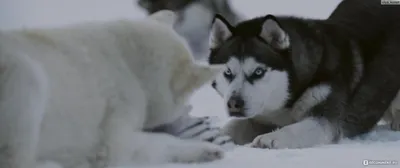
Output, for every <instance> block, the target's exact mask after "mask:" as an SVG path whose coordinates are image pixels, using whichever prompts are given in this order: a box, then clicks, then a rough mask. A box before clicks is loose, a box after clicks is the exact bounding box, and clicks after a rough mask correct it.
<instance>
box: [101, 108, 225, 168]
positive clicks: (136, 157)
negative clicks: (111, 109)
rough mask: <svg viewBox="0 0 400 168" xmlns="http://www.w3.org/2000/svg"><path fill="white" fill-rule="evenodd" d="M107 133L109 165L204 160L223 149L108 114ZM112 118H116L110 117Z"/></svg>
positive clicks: (218, 153) (217, 157)
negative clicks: (147, 129) (134, 125)
mask: <svg viewBox="0 0 400 168" xmlns="http://www.w3.org/2000/svg"><path fill="white" fill-rule="evenodd" d="M107 118H108V119H111V120H113V121H112V122H110V124H109V126H107V127H109V128H107V129H108V131H107V129H106V133H107V140H106V146H107V147H108V151H107V152H108V166H110V167H117V166H129V165H134V164H147V163H168V162H205V161H212V160H216V159H220V158H221V157H222V155H223V151H222V149H221V148H220V147H219V146H216V145H214V144H211V143H206V142H200V141H194V140H193V141H190V140H181V139H178V138H176V137H173V136H171V135H167V134H164V133H146V132H142V131H141V130H133V129H132V123H131V122H129V120H126V118H127V117H122V116H121V117H115V116H109V117H107ZM113 118H115V119H113Z"/></svg>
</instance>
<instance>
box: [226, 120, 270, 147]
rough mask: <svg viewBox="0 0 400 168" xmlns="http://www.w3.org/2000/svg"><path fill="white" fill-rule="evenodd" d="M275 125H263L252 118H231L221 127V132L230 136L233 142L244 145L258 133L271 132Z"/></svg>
mask: <svg viewBox="0 0 400 168" xmlns="http://www.w3.org/2000/svg"><path fill="white" fill-rule="evenodd" d="M274 129H277V127H276V126H272V125H264V124H260V123H258V122H255V121H254V120H252V119H240V118H236V119H232V120H230V121H229V122H228V123H227V124H226V125H224V127H223V128H222V133H223V134H225V135H228V136H230V137H232V139H233V142H234V143H235V144H238V145H244V144H247V143H250V142H252V141H253V139H254V138H255V137H257V136H259V135H262V134H265V133H269V132H272V131H273V130H274Z"/></svg>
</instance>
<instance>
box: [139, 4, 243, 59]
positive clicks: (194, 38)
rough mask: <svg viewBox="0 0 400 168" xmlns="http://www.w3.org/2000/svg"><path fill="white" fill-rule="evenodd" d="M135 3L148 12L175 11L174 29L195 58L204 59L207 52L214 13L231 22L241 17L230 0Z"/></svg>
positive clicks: (235, 21)
mask: <svg viewBox="0 0 400 168" xmlns="http://www.w3.org/2000/svg"><path fill="white" fill-rule="evenodd" d="M137 3H138V5H139V6H140V7H141V8H143V9H145V10H146V11H147V12H148V13H149V14H151V13H154V12H157V11H159V10H163V9H168V10H173V11H175V12H176V13H177V14H178V18H179V21H178V22H177V24H176V25H175V26H174V27H175V30H176V31H177V32H178V33H179V34H180V35H182V36H183V37H184V38H185V39H186V40H187V41H188V43H189V46H190V47H191V49H192V50H193V52H194V56H195V58H196V59H206V58H207V55H208V54H209V50H208V46H207V42H208V33H209V28H210V24H211V21H212V19H213V17H214V15H215V14H217V13H218V14H220V15H222V16H224V17H225V18H226V19H227V20H228V21H230V22H231V23H237V22H239V21H240V20H242V18H243V16H241V14H239V13H238V12H237V11H235V10H234V9H233V8H232V6H231V3H230V0H137Z"/></svg>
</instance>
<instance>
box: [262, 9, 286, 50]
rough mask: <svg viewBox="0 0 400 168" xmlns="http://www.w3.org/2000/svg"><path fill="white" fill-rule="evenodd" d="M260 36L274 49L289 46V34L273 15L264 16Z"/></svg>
mask: <svg viewBox="0 0 400 168" xmlns="http://www.w3.org/2000/svg"><path fill="white" fill-rule="evenodd" d="M260 37H261V38H263V39H264V40H265V41H267V43H268V44H270V45H272V46H273V47H275V48H276V49H280V50H282V49H287V48H289V46H290V38H289V35H288V34H287V33H286V31H285V30H283V29H282V27H281V25H280V24H279V22H278V20H277V19H276V17H275V16H273V15H267V16H265V17H264V21H263V24H262V27H261V31H260Z"/></svg>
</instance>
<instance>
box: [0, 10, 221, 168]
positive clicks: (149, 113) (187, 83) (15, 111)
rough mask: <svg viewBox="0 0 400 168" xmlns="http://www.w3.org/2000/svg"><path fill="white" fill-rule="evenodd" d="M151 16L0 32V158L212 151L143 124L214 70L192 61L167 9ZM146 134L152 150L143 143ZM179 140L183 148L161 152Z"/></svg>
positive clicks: (161, 158) (194, 156) (10, 165)
mask: <svg viewBox="0 0 400 168" xmlns="http://www.w3.org/2000/svg"><path fill="white" fill-rule="evenodd" d="M150 18H151V19H144V20H141V21H135V22H132V21H123V20H121V21H113V22H104V23H84V24H79V25H74V26H71V27H68V28H55V29H46V30H19V31H14V32H4V33H0V79H1V80H0V82H1V83H0V167H1V168H3V167H4V168H33V167H35V165H36V164H37V163H36V162H37V161H36V159H39V160H52V161H55V162H58V163H60V165H62V166H65V167H70V166H72V167H75V166H78V165H85V164H88V165H92V166H93V165H96V166H98V167H101V166H104V165H101V164H102V163H103V161H105V163H106V164H108V165H110V166H119V165H126V164H129V163H130V162H135V161H136V162H148V161H150V160H151V161H152V162H168V161H182V162H186V161H206V160H213V159H217V158H219V157H220V149H219V148H217V147H215V146H210V145H209V144H205V143H200V142H199V143H192V142H190V143H188V144H186V145H185V143H182V142H181V141H180V140H178V139H175V138H173V137H169V136H167V135H158V134H154V135H153V134H149V135H147V134H145V133H142V129H144V128H146V127H154V126H157V125H160V124H164V123H167V122H171V121H173V120H175V119H177V118H178V117H179V116H181V115H182V114H180V113H179V108H180V107H181V106H182V105H183V104H184V103H185V102H184V100H185V99H186V97H187V96H189V95H190V94H191V93H192V92H193V91H194V90H195V89H196V88H198V87H200V86H201V85H202V84H203V83H205V82H206V81H208V80H209V79H211V77H213V76H214V75H215V74H216V73H217V72H219V70H220V67H216V68H213V67H205V66H200V65H197V64H194V63H193V62H192V60H191V57H190V52H189V51H188V50H187V46H186V44H185V43H184V41H182V40H181V39H180V38H179V37H178V36H177V34H176V33H175V32H173V31H172V24H173V23H174V22H175V18H174V14H173V13H172V12H169V11H162V12H159V13H157V14H155V15H153V16H150ZM157 21H158V22H157ZM157 138H163V140H159V139H157ZM153 139H154V140H153ZM155 140H156V141H161V142H154V143H160V144H153V145H154V146H158V149H157V151H154V150H155V148H151V147H150V146H149V147H148V148H146V147H144V144H146V143H148V142H151V141H155ZM162 141H165V142H162ZM179 144H182V145H183V146H182V149H184V148H187V151H188V152H189V153H186V154H185V155H183V154H179V153H178V152H176V153H173V154H171V155H170V156H169V155H167V152H166V151H168V149H169V148H171V146H174V147H175V148H177V149H178V148H179V146H180V145H179ZM146 145H147V146H148V144H146ZM191 147H192V148H191ZM137 150H139V151H140V152H139V151H137ZM151 150H153V151H151ZM156 152H158V153H156ZM190 152H191V153H190ZM135 153H136V155H134V154H135ZM137 153H140V154H139V155H137ZM181 153H182V152H181ZM215 153H217V155H216V156H214V155H215ZM209 154H211V155H209ZM151 155H154V158H149V157H150V156H151ZM156 155H158V156H156ZM100 156H101V157H100ZM188 156H191V157H189V158H188ZM99 158H102V159H99ZM132 158H134V159H133V160H132ZM172 158H174V159H176V160H173V159H172ZM50 165H51V164H50ZM46 166H49V164H48V163H46V164H43V165H41V166H39V167H46ZM50 167H51V166H50Z"/></svg>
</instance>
